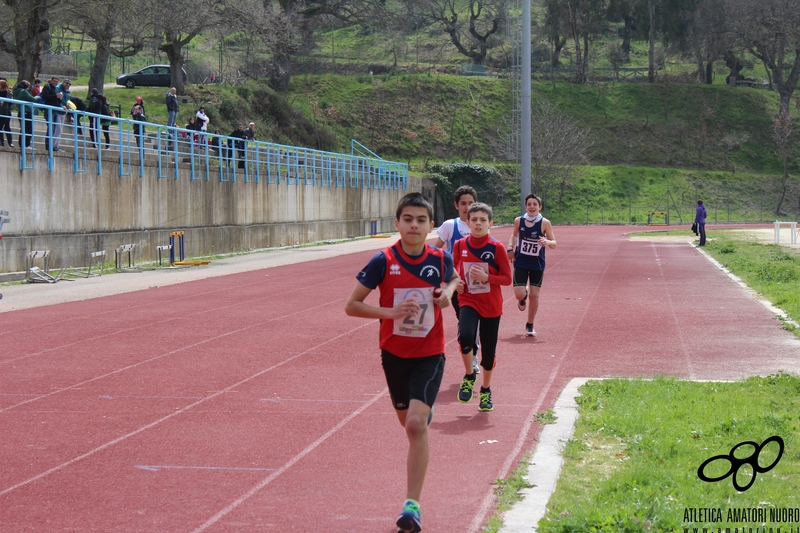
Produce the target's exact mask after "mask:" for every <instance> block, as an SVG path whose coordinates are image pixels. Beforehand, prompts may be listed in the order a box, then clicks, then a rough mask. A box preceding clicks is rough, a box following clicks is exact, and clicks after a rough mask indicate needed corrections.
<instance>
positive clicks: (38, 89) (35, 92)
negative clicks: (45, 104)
mask: <svg viewBox="0 0 800 533" xmlns="http://www.w3.org/2000/svg"><path fill="white" fill-rule="evenodd" d="M30 93H31V96H33V97H34V98H39V95H41V94H42V80H40V79H39V78H35V79H34V80H33V86H32V87H31V88H30ZM37 101H40V100H37ZM33 114H34V115H38V114H39V108H33Z"/></svg>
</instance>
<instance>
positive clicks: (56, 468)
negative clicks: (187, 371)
mask: <svg viewBox="0 0 800 533" xmlns="http://www.w3.org/2000/svg"><path fill="white" fill-rule="evenodd" d="M374 322H376V321H373V320H370V321H369V322H365V323H364V324H361V325H360V326H358V327H355V328H353V329H350V330H349V331H347V332H345V333H342V334H340V335H337V336H336V337H332V338H331V339H328V340H327V341H325V342H323V343H321V344H319V345H317V346H314V347H313V348H309V350H307V351H309V352H310V351H311V350H316V349H318V348H319V347H321V346H324V345H326V344H329V343H332V342H334V341H336V340H339V339H340V338H342V337H344V336H347V335H350V334H351V333H352V332H354V331H357V330H359V329H361V328H364V327H367V326H371V325H373V323H374ZM244 329H247V328H244ZM304 354H305V352H303V353H299V354H297V355H295V356H292V357H290V358H288V359H284V360H283V361H281V362H279V363H276V364H274V365H272V366H270V367H268V368H265V369H264V370H261V371H260V372H257V373H255V374H253V375H252V376H250V377H247V378H245V379H243V380H241V381H239V382H237V383H234V384H233V385H230V386H229V387H226V388H224V389H222V390H221V391H218V392H216V393H214V394H212V395H210V396H206V397H205V398H203V399H202V400H198V401H196V402H194V403H191V404H189V405H187V406H186V407H184V408H182V409H178V410H177V411H175V412H174V413H170V414H168V415H167V416H164V417H161V418H159V419H158V420H155V421H153V422H150V423H149V424H147V425H145V426H142V427H140V428H139V429H136V430H134V431H131V432H130V433H126V434H125V435H122V436H120V437H117V438H116V439H114V440H111V441H108V442H106V443H105V444H102V445H100V446H98V447H97V448H94V449H92V450H89V451H88V452H86V453H84V454H81V455H78V456H77V457H73V458H72V459H70V460H69V461H65V462H63V463H61V464H60V465H57V466H54V467H53V468H51V469H49V470H46V471H44V472H42V473H41V474H37V475H35V476H33V477H31V478H28V479H26V480H24V481H20V482H19V483H17V484H16V485H12V486H11V487H8V488H6V489H3V490H2V491H0V496H3V495H4V494H8V493H9V492H12V491H14V490H16V489H18V488H20V487H24V486H25V485H27V484H29V483H33V482H34V481H37V480H39V479H42V478H43V477H46V476H49V475H50V474H53V473H55V472H58V471H59V470H63V469H64V468H66V467H68V466H71V465H73V464H75V463H77V462H79V461H82V460H84V459H86V458H88V457H91V456H93V455H95V454H96V453H98V452H101V451H103V450H105V449H107V448H110V447H111V446H114V445H115V444H119V443H120V442H122V441H124V440H126V439H129V438H130V437H134V436H136V435H138V434H140V433H142V432H144V431H147V430H148V429H150V428H153V427H155V426H157V425H159V424H161V423H162V422H166V421H167V420H169V419H171V418H174V417H176V416H178V415H180V414H183V413H185V412H187V411H189V410H190V409H192V408H194V407H197V406H198V405H201V404H203V403H205V402H207V401H209V400H213V399H214V398H216V397H218V396H222V395H223V394H225V393H226V392H227V391H230V390H233V389H235V388H236V387H241V386H242V385H244V384H245V383H248V382H250V381H252V380H254V379H256V378H257V377H260V376H262V375H264V374H266V373H267V372H271V371H273V370H275V369H276V368H280V367H282V366H283V365H285V364H286V363H289V362H291V361H293V360H295V359H297V358H299V357H301V356H303V355H304ZM95 379H97V378H95ZM91 381H93V380H91ZM385 392H386V391H383V392H382V393H381V394H383V393H385ZM379 396H380V395H379ZM373 401H374V399H373ZM366 407H367V406H366V405H365V406H363V407H362V408H360V409H359V410H358V411H357V412H361V411H362V410H363V409H365V408H366ZM0 412H2V411H0ZM348 419H349V417H348ZM337 427H338V426H337Z"/></svg>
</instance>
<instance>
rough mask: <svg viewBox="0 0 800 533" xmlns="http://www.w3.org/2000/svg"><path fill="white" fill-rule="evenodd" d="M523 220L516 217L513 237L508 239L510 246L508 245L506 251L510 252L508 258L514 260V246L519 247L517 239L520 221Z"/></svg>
mask: <svg viewBox="0 0 800 533" xmlns="http://www.w3.org/2000/svg"><path fill="white" fill-rule="evenodd" d="M520 220H521V218H520V217H517V218H515V219H514V230H513V231H512V232H511V238H510V239H509V241H508V246H507V247H506V252H508V254H507V255H508V260H509V261H513V260H514V248H516V247H517V241H518V240H519V221H520Z"/></svg>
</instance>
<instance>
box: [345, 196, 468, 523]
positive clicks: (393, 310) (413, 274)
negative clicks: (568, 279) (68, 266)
mask: <svg viewBox="0 0 800 533" xmlns="http://www.w3.org/2000/svg"><path fill="white" fill-rule="evenodd" d="M395 228H397V231H398V232H400V241H399V242H398V243H395V244H394V245H393V246H390V247H388V248H386V249H384V250H383V251H381V252H378V253H377V254H375V255H374V256H373V257H372V259H370V261H369V263H368V264H367V266H366V267H364V269H363V270H362V271H361V272H359V273H358V275H357V276H356V279H357V280H358V283H356V287H355V288H354V289H353V292H352V294H350V298H349V299H348V300H347V304H345V312H346V313H347V314H348V315H350V316H358V317H362V318H378V319H380V321H381V325H380V348H381V360H382V364H383V371H384V374H385V375H386V383H387V384H388V386H389V394H390V396H391V398H392V403H393V404H394V409H395V413H396V414H397V418H398V420H399V421H400V425H402V426H403V427H404V428H405V430H406V436H407V437H408V458H407V463H406V467H407V476H408V477H407V482H406V500H405V502H404V504H403V510H402V512H401V513H400V517H399V518H398V519H397V531H398V533H401V532H408V533H417V532H419V531H422V525H421V521H420V515H421V512H420V509H419V496H420V493H421V492H422V484H423V482H424V481H425V471H426V470H427V468H428V455H429V446H428V423H429V415H430V414H431V408H432V407H433V403H434V401H436V395H437V394H438V392H439V386H440V385H441V382H442V375H443V373H444V344H445V341H444V326H443V323H442V308H444V307H447V306H448V305H449V304H450V299H451V298H452V297H453V292H455V289H456V286H457V284H458V277H457V276H456V275H455V272H454V271H453V258H452V256H451V255H450V254H449V253H447V252H445V251H444V250H440V249H438V248H434V247H432V246H428V245H427V244H425V239H426V238H427V236H428V233H430V232H431V231H432V230H433V207H432V206H431V204H430V203H429V202H428V201H427V200H426V199H425V197H424V196H422V195H421V194H419V193H410V194H407V195H405V196H404V197H403V198H401V199H400V202H399V204H398V206H397V214H396V220H395ZM376 288H378V289H380V306H374V305H370V304H367V303H365V302H364V299H365V298H366V297H367V296H368V295H369V293H370V292H372V291H373V290H374V289H376Z"/></svg>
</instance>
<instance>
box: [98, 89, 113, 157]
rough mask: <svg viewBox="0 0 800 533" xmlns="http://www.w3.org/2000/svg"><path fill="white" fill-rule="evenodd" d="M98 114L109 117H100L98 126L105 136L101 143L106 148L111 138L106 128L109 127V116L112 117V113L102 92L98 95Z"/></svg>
mask: <svg viewBox="0 0 800 533" xmlns="http://www.w3.org/2000/svg"><path fill="white" fill-rule="evenodd" d="M100 114H101V115H103V116H104V117H109V118H101V119H100V127H101V128H102V129H103V137H105V140H106V142H105V143H103V148H108V147H109V146H110V145H111V138H110V136H109V133H108V129H109V128H110V127H111V119H110V117H113V116H114V113H113V112H112V111H111V108H110V107H109V106H108V100H107V99H106V96H105V95H104V94H101V95H100Z"/></svg>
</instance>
